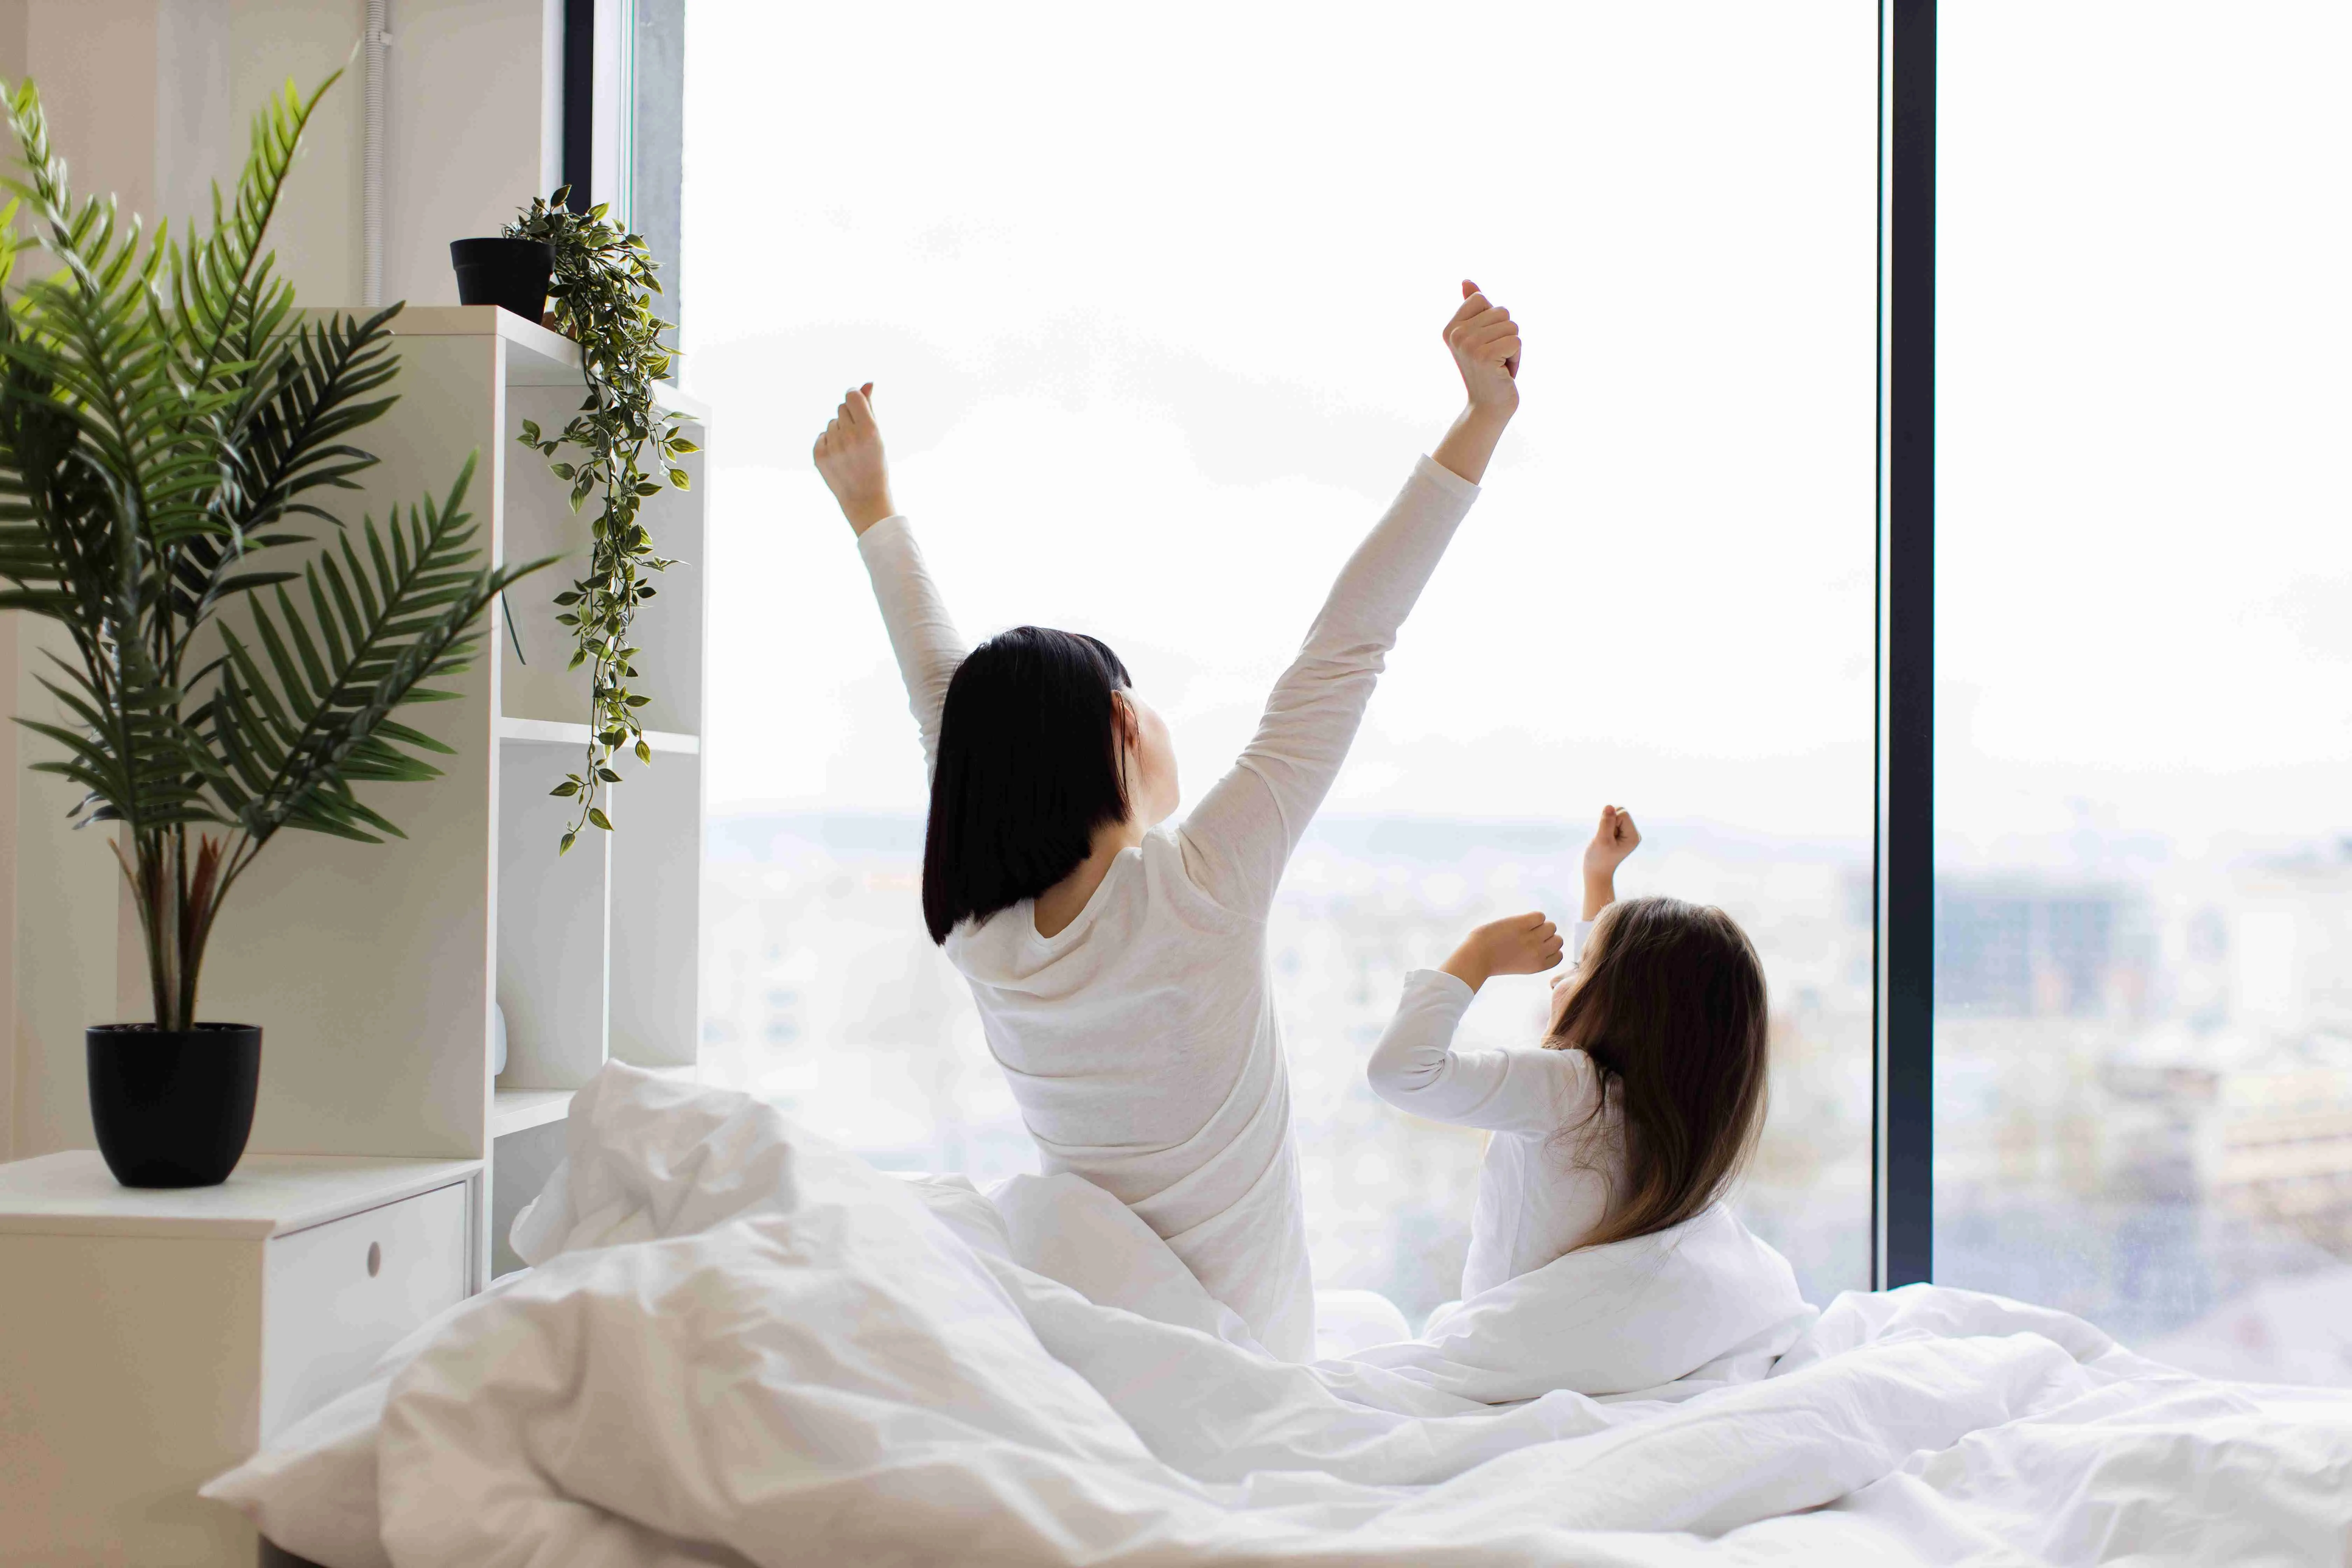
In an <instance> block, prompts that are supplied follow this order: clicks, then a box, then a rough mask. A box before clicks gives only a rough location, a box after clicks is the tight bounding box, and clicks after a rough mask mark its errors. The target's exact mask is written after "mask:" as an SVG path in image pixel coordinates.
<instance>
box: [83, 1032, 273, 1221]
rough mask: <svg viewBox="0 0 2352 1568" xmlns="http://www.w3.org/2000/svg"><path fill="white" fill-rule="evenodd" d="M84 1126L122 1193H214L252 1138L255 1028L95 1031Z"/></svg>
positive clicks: (257, 1066)
mask: <svg viewBox="0 0 2352 1568" xmlns="http://www.w3.org/2000/svg"><path fill="white" fill-rule="evenodd" d="M84 1042H85V1048H86V1050H87V1051H88V1053H89V1119H90V1121H91V1124H92V1125H93V1126H95V1127H96V1128H97V1130H98V1152H100V1153H101V1154H103V1155H105V1156H106V1168H107V1169H108V1170H110V1171H112V1172H113V1173H114V1179H115V1180H116V1181H118V1182H121V1184H123V1185H124V1186H126V1187H213V1186H218V1185H219V1184H221V1183H223V1182H226V1181H227V1180H228V1173H230V1172H231V1171H234V1170H236V1163H237V1161H238V1160H239V1159H241V1158H243V1157H244V1154H245V1141H246V1139H247V1137H248V1136H249V1135H250V1134H251V1133H252V1131H253V1100H254V1096H255V1094H256V1092H257V1090H258V1089H260V1087H261V1030H260V1027H259V1026H257V1025H253V1024H198V1025H197V1026H195V1027H194V1028H193V1029H159V1028H156V1027H155V1026H153V1025H152V1024H95V1025H92V1026H90V1028H89V1031H88V1033H87V1034H86V1036H85V1037H84Z"/></svg>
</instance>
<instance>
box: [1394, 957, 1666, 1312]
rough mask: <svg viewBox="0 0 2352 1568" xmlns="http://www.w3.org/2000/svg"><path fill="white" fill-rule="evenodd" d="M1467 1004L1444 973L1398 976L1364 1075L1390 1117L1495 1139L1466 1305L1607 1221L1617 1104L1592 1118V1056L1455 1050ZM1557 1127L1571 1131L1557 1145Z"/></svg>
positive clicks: (1473, 1223) (1597, 1092) (1465, 1272)
mask: <svg viewBox="0 0 2352 1568" xmlns="http://www.w3.org/2000/svg"><path fill="white" fill-rule="evenodd" d="M1591 931H1592V926H1591V922H1590V921H1579V922H1578V923H1577V925H1576V926H1575V927H1574V928H1573V930H1572V931H1571V932H1570V939H1569V940H1570V956H1571V959H1573V958H1574V957H1576V956H1578V955H1580V954H1581V953H1582V952H1583V951H1584V939H1585V938H1586V937H1587V936H1588V935H1590V934H1591ZM1476 994H1477V993H1475V992H1474V991H1472V990H1471V989H1470V987H1469V986H1468V985H1466V984H1463V983H1462V982H1461V981H1460V980H1458V979H1456V978H1455V977H1454V976H1453V975H1451V974H1448V973H1445V972H1444V971H1443V970H1438V969H1416V970H1414V971H1412V973H1409V974H1407V975H1406V976H1405V977H1404V999H1403V1000H1402V1002H1400V1003H1398V1004H1397V1010H1396V1016H1394V1017H1393V1018H1391V1019H1390V1020H1389V1026H1388V1030H1387V1032H1386V1033H1384V1034H1382V1035H1381V1043H1380V1045H1379V1046H1378V1047H1376V1048H1375V1049H1374V1050H1373V1052H1372V1059H1371V1064H1370V1066H1369V1067H1368V1068H1366V1069H1365V1076H1366V1077H1367V1078H1369V1079H1370V1080H1371V1085H1372V1090H1373V1092H1374V1093H1376V1094H1378V1095H1379V1096H1380V1097H1381V1099H1382V1100H1387V1101H1388V1102H1389V1103H1390V1104H1391V1105H1393V1106H1395V1107H1397V1108H1398V1109H1399V1110H1410V1111H1412V1113H1413V1114H1414V1115H1416V1116H1425V1117H1427V1118H1429V1119H1430V1120H1431V1121H1446V1122H1451V1123H1453V1124H1454V1126H1457V1127H1483V1128H1486V1130H1487V1131H1490V1132H1491V1133H1493V1134H1494V1136H1493V1137H1492V1138H1490V1139H1488V1140H1487V1142H1486V1160H1485V1161H1484V1162H1483V1163H1481V1164H1480V1165H1479V1167H1478V1199H1477V1204H1476V1206H1475V1208H1474V1209H1473V1210H1472V1211H1471V1216H1470V1256H1469V1258H1467V1259H1466V1260H1465V1262H1464V1264H1463V1266H1462V1299H1463V1300H1465V1301H1466V1300H1469V1299H1470V1298H1471V1297H1473V1296H1475V1295H1477V1294H1478V1293H1479V1292H1480V1291H1482V1290H1491V1289H1494V1288H1495V1287H1496V1286H1497V1285H1500V1284H1502V1283H1503V1282H1504V1281H1505V1280H1507V1279H1516V1278H1517V1277H1518V1276H1519V1275H1522V1274H1525V1273H1527V1272H1528V1271H1529V1270H1531V1269H1536V1268H1542V1267H1543V1266H1544V1265H1545V1264H1547V1263H1549V1262H1551V1261H1552V1260H1553V1259H1555V1258H1561V1257H1564V1256H1566V1255H1567V1254H1569V1253H1570V1252H1573V1251H1574V1250H1576V1248H1577V1247H1579V1246H1580V1245H1582V1243H1583V1241H1584V1238H1585V1237H1588V1236H1590V1235H1591V1234H1592V1232H1593V1230H1594V1228H1595V1227H1596V1226H1599V1225H1600V1224H1601V1220H1602V1219H1603V1218H1604V1217H1606V1216H1607V1215H1608V1212H1609V1202H1610V1196H1611V1188H1612V1185H1613V1184H1618V1183H1621V1182H1622V1179H1623V1175H1624V1170H1623V1165H1624V1152H1623V1151H1624V1144H1623V1141H1622V1129H1621V1127H1620V1124H1619V1121H1618V1117H1617V1108H1616V1105H1615V1098H1614V1096H1613V1095H1612V1096H1608V1097H1607V1099H1608V1100H1609V1103H1608V1104H1605V1105H1601V1108H1600V1113H1599V1115H1598V1116H1595V1115H1594V1108H1595V1106H1596V1104H1597V1103H1598V1102H1600V1101H1601V1100H1602V1099H1603V1098H1604V1094H1603V1090H1602V1088H1601V1081H1600V1075H1599V1073H1598V1070H1597V1069H1596V1068H1594V1066H1593V1062H1592V1058H1591V1057H1589V1056H1587V1055H1585V1054H1584V1053H1583V1052H1582V1051H1580V1050H1546V1049H1542V1048H1537V1049H1532V1050H1487V1051H1456V1050H1455V1049H1454V1029H1455V1028H1456V1026H1459V1025H1460V1024H1461V1022H1462V1015H1463V1014H1464V1013H1465V1012H1466V1011H1468V1009H1469V1006H1470V1000H1471V998H1472V997H1473V996H1475V995H1476ZM1588 1119H1591V1120H1590V1122H1589V1123H1588ZM1562 1128H1575V1129H1578V1130H1579V1131H1577V1132H1574V1133H1571V1135H1570V1139H1568V1140H1555V1138H1554V1136H1553V1135H1554V1134H1556V1133H1558V1132H1559V1131H1560V1130H1561V1129H1562ZM1588 1128H1589V1131H1587V1130H1588Z"/></svg>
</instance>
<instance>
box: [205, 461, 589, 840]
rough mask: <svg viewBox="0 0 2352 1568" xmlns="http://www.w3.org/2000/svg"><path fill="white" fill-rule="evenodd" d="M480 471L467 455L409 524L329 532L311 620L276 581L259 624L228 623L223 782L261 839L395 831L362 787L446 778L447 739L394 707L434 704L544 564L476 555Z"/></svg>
mask: <svg viewBox="0 0 2352 1568" xmlns="http://www.w3.org/2000/svg"><path fill="white" fill-rule="evenodd" d="M473 473H474V464H473V461H472V459H470V458H469V459H467V464H466V467H465V469H464V471H463V472H461V473H460V474H459V475H458V476H457V482H456V483H455V484H454V485H452V486H451V487H450V489H449V493H448V495H447V497H446V499H445V500H443V501H441V502H440V503H439V504H438V505H436V504H435V503H434V502H433V501H432V500H430V499H428V500H426V501H425V503H424V505H423V506H422V507H411V508H410V509H409V510H408V515H407V517H406V518H405V520H403V519H402V518H401V517H400V516H399V515H398V514H397V513H394V515H393V517H391V518H390V519H388V520H387V525H386V526H385V527H383V528H382V529H379V528H378V527H377V526H376V523H375V520H374V519H373V518H372V517H371V518H367V519H364V520H362V525H361V529H360V534H361V542H362V544H363V545H364V546H365V548H364V551H362V549H361V548H359V547H357V546H355V545H354V544H353V542H352V539H351V537H350V535H349V534H348V533H346V534H344V535H341V536H340V537H337V538H335V539H334V540H332V541H331V542H330V543H329V544H328V546H327V547H326V548H324V549H321V550H320V552H318V554H317V555H316V556H315V557H314V558H313V559H312V560H311V561H310V563H308V564H306V565H305V567H304V569H303V573H302V578H303V586H304V588H305V590H306V591H307V596H308V599H309V608H310V612H311V613H310V616H304V615H303V613H302V611H301V610H300V609H299V608H298V606H297V605H296V602H295V599H294V596H293V595H290V594H289V593H288V592H287V590H286V588H285V586H284V585H283V584H279V585H277V586H274V587H272V588H271V589H270V591H269V593H268V595H266V596H265V595H256V596H254V597H253V598H252V599H251V600H249V601H248V621H249V635H248V636H242V637H241V636H239V635H238V634H237V633H236V631H234V630H232V629H230V628H229V627H228V626H226V624H224V626H223V627H222V637H223V638H224V640H225V641H226V645H227V647H228V657H227V659H226V662H225V663H224V664H223V665H222V667H221V669H220V676H219V684H218V689H217V690H216V693H215V696H214V699H213V700H212V703H211V705H210V732H211V734H212V735H213V736H214V738H215V740H216V741H217V742H218V744H219V749H220V754H221V756H222V758H223V760H224V761H225V762H226V764H227V769H226V772H227V773H228V775H229V776H228V778H227V779H226V781H224V783H223V784H220V785H218V786H216V793H218V794H219V795H221V797H222V799H223V801H224V802H225V803H226V805H227V806H228V807H229V809H230V810H232V811H233V812H234V813H235V814H236V817H237V819H238V821H239V822H240V823H241V824H242V825H243V826H244V827H245V830H246V831H247V833H248V834H249V835H251V836H252V837H254V839H255V840H256V841H257V842H259V841H262V840H266V839H267V838H268V837H269V835H271V834H273V833H275V832H276V831H278V828H280V827H300V828H307V829H310V830H311V831H313V832H320V833H331V834H333V835H336V836H337V837H346V838H362V839H371V840H372V839H373V838H374V837H376V835H377V834H379V833H382V832H386V831H392V832H396V831H397V829H394V828H393V827H392V826H391V824H390V823H388V822H386V821H384V820H383V818H382V817H380V816H376V815H375V814H374V813H373V812H371V811H368V810H367V809H365V808H364V807H362V806H361V805H359V803H358V801H357V799H356V797H354V796H353V795H352V794H351V791H350V787H349V786H350V785H351V784H355V783H403V782H416V781H422V780H425V779H430V778H436V777H438V776H439V773H440V770H439V769H438V768H436V767H435V766H434V765H433V764H432V763H428V762H426V761H425V759H424V757H423V756H422V755H420V754H419V753H421V752H446V751H447V750H448V748H447V747H446V746H444V745H442V744H441V743H440V742H436V741H434V740H432V739H431V738H430V737H428V736H425V735H423V734H421V733H419V732H418V731H415V730H412V729H409V728H408V727H407V726H405V725H403V724H400V723H397V722H395V721H392V720H391V719H389V718H388V715H389V714H390V712H391V711H392V710H393V709H394V708H397V707H400V706H402V705H403V704H404V703H408V702H413V701H421V700H431V699H432V697H433V696H434V695H435V694H434V693H432V692H431V691H429V690H428V689H425V688H424V683H425V681H428V680H432V679H440V678H442V677H445V676H448V675H453V674H456V673H457V672H459V671H461V670H463V669H464V668H466V664H467V660H468V659H469V658H471V656H472V655H473V653H474V652H475V651H476V649H477V648H478V646H479V644H480V641H481V639H482V637H483V635H484V629H483V628H484V621H485V617H486V616H487V614H488V609H489V606H490V604H491V602H492V601H493V600H495V599H496V598H497V596H498V595H499V593H500V592H501V591H502V590H503V589H505V588H506V587H507V586H508V585H509V584H511V583H513V582H515V581H516V580H517V579H519V578H520V577H522V576H523V575H525V574H528V573H530V572H534V571H537V570H538V569H539V568H540V567H541V566H543V565H545V564H547V562H545V561H535V562H530V563H525V564H522V565H520V566H509V567H499V568H496V569H483V568H479V567H477V566H476V565H475V564H474V563H475V561H476V559H477V558H478V556H479V555H480V553H481V551H480V548H479V546H478V545H477V544H476V543H475V542H474V541H475V538H476V535H477V533H478V530H477V529H476V528H475V526H474V524H473V520H472V518H471V516H470V515H469V514H468V513H467V512H466V510H464V506H465V500H466V491H467V487H468V486H469V485H470V484H471V482H472V479H473ZM551 559H552V558H551ZM314 628H315V629H314Z"/></svg>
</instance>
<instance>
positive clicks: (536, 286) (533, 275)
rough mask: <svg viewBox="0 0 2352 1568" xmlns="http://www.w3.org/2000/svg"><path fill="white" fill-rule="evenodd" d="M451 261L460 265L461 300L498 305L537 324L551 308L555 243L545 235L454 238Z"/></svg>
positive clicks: (462, 302)
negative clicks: (549, 284) (549, 292)
mask: <svg viewBox="0 0 2352 1568" xmlns="http://www.w3.org/2000/svg"><path fill="white" fill-rule="evenodd" d="M449 264H450V265H451V266H452V267H455V268H457V300H458V302H459V303H460V304H466V305H496V306H498V307H499V308H500V309H501V310H512V311H513V312H514V313H515V314H516V315H518V316H520V317H521V318H522V319H523V320H524V321H529V322H530V323H531V324H532V325H534V326H536V325H538V324H539V320H540V318H541V316H543V315H545V314H546V312H547V279H548V277H549V275H550V274H551V273H552V272H553V271H554V270H555V247H553V246H551V245H550V244H548V243H547V241H545V240H543V239H453V240H451V241H450V242H449Z"/></svg>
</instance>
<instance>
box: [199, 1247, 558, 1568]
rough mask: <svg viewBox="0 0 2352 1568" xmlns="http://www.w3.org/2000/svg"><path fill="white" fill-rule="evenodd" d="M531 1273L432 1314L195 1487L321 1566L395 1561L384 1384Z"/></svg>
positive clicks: (347, 1567) (362, 1567)
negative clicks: (381, 1443) (378, 1474)
mask: <svg viewBox="0 0 2352 1568" xmlns="http://www.w3.org/2000/svg"><path fill="white" fill-rule="evenodd" d="M529 1273H530V1271H529V1270H528V1269H526V1270H524V1271H523V1272H522V1273H520V1274H509V1275H508V1276H506V1277H505V1278H504V1279H499V1280H496V1281H494V1282H493V1283H492V1284H491V1286H490V1288H489V1289H487V1290H485V1291H483V1292H482V1293H481V1294H479V1295H478V1296H473V1297H469V1298H468V1299H467V1300H463V1301H460V1302H458V1303H457V1305H456V1306H454V1307H452V1308H450V1309H449V1310H447V1311H446V1312H443V1313H441V1314H439V1315H438V1316H436V1317H435V1318H433V1319H432V1320H431V1321H428V1322H426V1323H425V1324H424V1325H423V1326H422V1327H420V1328H418V1329H417V1330H416V1331H415V1332H413V1333H411V1334H410V1335H409V1336H408V1337H407V1338H406V1339H404V1340H402V1341H401V1342H399V1343H398V1344H395V1345H394V1346H393V1347H392V1348H391V1349H390V1350H388V1351H386V1352H383V1356H382V1357H381V1358H379V1359H378V1360H377V1362H376V1363H375V1365H374V1366H373V1367H372V1368H370V1369H369V1372H368V1374H367V1377H366V1379H365V1381H363V1382H362V1383H361V1384H359V1386H357V1387H356V1388H352V1389H350V1390H347V1391H346V1392H345V1393H343V1394H341V1396H340V1397H338V1398H336V1399H333V1400H331V1401H330V1402H329V1403H328V1404H327V1405H324V1406H322V1407H320V1409H317V1410H313V1411H312V1412H310V1415H305V1416H304V1417H302V1419H301V1420H299V1421H297V1422H295V1423H294V1425H292V1426H289V1427H287V1428H286V1429H285V1430H284V1431H282V1432H279V1433H278V1434H277V1435H276V1436H272V1437H271V1438H270V1439H269V1441H268V1442H267V1443H265V1444H264V1445H262V1448H261V1451H260V1452H259V1453H257V1454H256V1455H254V1456H253V1458H249V1459H247V1461H246V1462H245V1463H243V1464H242V1465H239V1466H238V1467H237V1468H235V1469H233V1470H231V1471H229V1472H228V1474H226V1475H225V1476H220V1477H217V1478H215V1479H214V1480H213V1481H212V1482H210V1483H209V1484H208V1485H206V1486H205V1488H204V1489H202V1490H201V1491H200V1492H199V1493H198V1494H197V1495H198V1496H200V1497H207V1498H210V1499H212V1500H214V1501H215V1502H225V1503H226V1504H228V1505H229V1506H230V1507H231V1508H233V1509H236V1510H238V1511H239V1512H241V1513H243V1514H244V1515H245V1517H246V1518H247V1519H249V1520H251V1521H253V1525H254V1528H255V1529H257V1530H258V1531H261V1533H262V1534H264V1535H266V1536H268V1538H269V1539H270V1540H271V1541H273V1542H276V1543H277V1544H278V1545H279V1546H282V1547H284V1548H285V1549H286V1550H287V1551H289V1552H293V1553H294V1554H295V1555H296V1556H298V1557H308V1558H309V1559H310V1561H312V1562H313V1563H321V1564H323V1565H324V1568H392V1558H391V1557H390V1556H389V1555H388V1554H386V1552H384V1549H383V1541H382V1540H381V1539H380V1538H379V1532H378V1518H377V1514H376V1500H375V1448H376V1432H377V1428H378V1427H379V1426H381V1425H382V1423H383V1397H384V1394H385V1391H386V1390H388V1389H389V1388H391V1386H392V1380H393V1379H394V1377H397V1376H398V1375H399V1374H400V1373H401V1372H402V1370H403V1369H404V1368H405V1367H406V1366H407V1365H408V1363H410V1362H413V1361H415V1359H416V1357H417V1355H418V1354H419V1353H420V1352H423V1350H424V1349H425V1346H426V1345H428V1344H430V1343H432V1342H433V1341H434V1340H435V1339H436V1337H437V1336H438V1335H439V1334H440V1332H441V1331H442V1330H443V1329H444V1328H446V1327H447V1326H448V1325H449V1324H450V1323H451V1322H453V1321H456V1320H457V1319H458V1318H460V1317H463V1316H464V1315H465V1314H467V1312H470V1311H473V1310H476V1309H477V1308H478V1307H480V1306H481V1305H482V1304H483V1303H484V1302H486V1301H488V1300H492V1299H493V1298H495V1297H496V1296H497V1295H498V1294H499V1292H500V1291H502V1290H505V1289H507V1288H508V1287H509V1286H510V1285H513V1284H514V1283H515V1282H516V1281H517V1280H520V1279H524V1278H526V1277H527V1276H528V1275H529Z"/></svg>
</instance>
